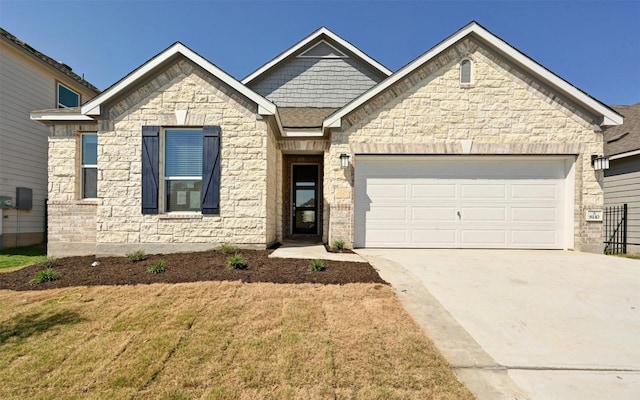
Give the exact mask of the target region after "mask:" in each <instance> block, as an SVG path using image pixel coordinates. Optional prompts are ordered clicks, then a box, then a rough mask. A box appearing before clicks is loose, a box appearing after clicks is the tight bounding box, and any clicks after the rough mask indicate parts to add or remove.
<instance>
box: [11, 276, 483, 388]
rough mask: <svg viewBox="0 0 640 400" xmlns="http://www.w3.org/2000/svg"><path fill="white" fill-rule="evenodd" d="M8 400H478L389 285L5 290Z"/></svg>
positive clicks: (230, 284) (201, 284)
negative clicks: (455, 373)
mask: <svg viewBox="0 0 640 400" xmlns="http://www.w3.org/2000/svg"><path fill="white" fill-rule="evenodd" d="M0 309H1V310H2V313H0V370H1V371H2V374H0V398H2V399H7V400H9V399H25V398H32V399H45V398H65V399H76V398H77V399H81V398H82V399H102V398H118V399H122V398H136V399H138V398H140V399H156V398H175V399H183V398H184V399H191V398H202V399H267V398H268V399H312V400H313V399H332V398H349V399H441V400H442V399H472V398H473V396H472V395H471V394H470V392H469V391H468V390H467V389H466V388H465V387H464V386H463V385H462V384H461V383H460V382H459V381H458V379H457V378H456V377H455V375H454V374H453V373H452V371H451V368H450V366H449V365H448V364H447V363H446V362H445V361H444V359H443V358H442V357H441V356H440V354H439V353H438V352H437V351H436V350H435V348H434V346H433V345H432V343H431V342H430V341H429V340H428V339H427V338H426V336H425V335H424V334H423V332H422V331H421V330H420V329H419V328H418V327H417V326H416V325H415V323H414V322H413V321H412V320H411V319H410V318H409V316H408V315H407V314H406V312H405V311H404V309H403V308H402V306H401V304H400V303H399V302H398V300H397V299H396V298H395V295H394V292H393V290H392V289H391V288H390V287H388V286H384V285H376V284H350V285H340V286H338V285H312V284H304V285H276V284H271V283H253V284H243V283H240V282H198V283H184V284H174V285H167V284H154V285H138V286H95V287H76V288H66V289H51V290H45V291H27V292H15V291H8V290H0Z"/></svg>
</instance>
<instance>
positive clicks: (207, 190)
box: [202, 126, 220, 214]
mask: <svg viewBox="0 0 640 400" xmlns="http://www.w3.org/2000/svg"><path fill="white" fill-rule="evenodd" d="M202 132H203V140H202V213H203V214H220V127H219V126H205V127H203V129H202Z"/></svg>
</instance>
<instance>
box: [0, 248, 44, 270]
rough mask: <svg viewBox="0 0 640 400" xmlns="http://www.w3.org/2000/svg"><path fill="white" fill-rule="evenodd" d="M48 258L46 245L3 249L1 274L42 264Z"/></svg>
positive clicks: (0, 259) (0, 251) (0, 265)
mask: <svg viewBox="0 0 640 400" xmlns="http://www.w3.org/2000/svg"><path fill="white" fill-rule="evenodd" d="M46 258H47V257H46V253H45V247H44V244H38V245H35V246H25V247H12V248H7V249H2V250H0V272H10V271H14V270H16V269H17V268H18V267H24V266H27V265H32V264H37V263H41V262H44V261H45V260H46Z"/></svg>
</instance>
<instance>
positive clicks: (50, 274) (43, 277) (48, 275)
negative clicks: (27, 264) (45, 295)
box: [33, 267, 60, 283]
mask: <svg viewBox="0 0 640 400" xmlns="http://www.w3.org/2000/svg"><path fill="white" fill-rule="evenodd" d="M58 278H60V276H59V275H58V273H57V272H56V271H55V270H54V269H53V268H51V267H46V268H45V269H42V270H40V271H38V272H36V275H35V276H34V277H33V283H45V282H51V281H55V280H57V279H58Z"/></svg>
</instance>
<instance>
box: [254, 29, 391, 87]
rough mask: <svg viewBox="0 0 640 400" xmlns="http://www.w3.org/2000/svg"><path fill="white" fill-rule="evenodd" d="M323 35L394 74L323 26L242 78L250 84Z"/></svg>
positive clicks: (383, 71)
mask: <svg viewBox="0 0 640 400" xmlns="http://www.w3.org/2000/svg"><path fill="white" fill-rule="evenodd" d="M321 35H326V36H327V37H329V38H330V39H331V40H333V41H334V42H337V43H338V44H340V46H342V47H344V48H346V49H347V50H349V52H351V53H353V54H355V55H356V56H358V57H359V58H361V59H362V60H364V61H365V62H367V63H368V64H369V65H371V66H372V67H373V68H375V69H377V70H378V71H380V72H382V73H383V74H385V75H387V76H389V75H391V74H392V72H391V70H389V69H388V68H387V67H385V66H384V65H382V64H380V63H379V62H377V61H376V60H374V59H373V58H371V57H369V56H368V55H366V54H365V53H364V52H362V51H361V50H360V49H358V48H357V47H356V46H354V45H352V44H351V43H349V42H347V41H346V40H344V39H342V38H341V37H340V36H338V35H336V34H335V33H333V32H331V31H330V30H329V29H327V28H325V27H324V26H323V27H322V28H320V29H318V30H317V31H315V32H313V33H312V34H310V35H309V36H307V37H306V38H304V39H302V40H301V41H299V42H298V43H296V44H295V45H293V46H292V47H290V48H289V49H288V50H286V51H284V52H283V53H281V54H280V55H279V56H277V57H276V58H274V59H273V60H271V61H269V62H268V63H266V64H265V65H263V66H262V67H260V68H258V69H257V70H256V71H255V72H253V73H252V74H251V75H249V76H247V77H246V78H244V79H243V80H242V83H243V84H245V85H246V84H248V83H249V82H251V81H252V80H254V79H256V78H257V77H258V76H260V75H262V74H263V73H265V72H267V71H268V70H269V69H271V68H272V67H274V66H275V65H276V64H278V63H280V62H281V61H282V60H284V59H286V58H287V57H289V56H291V55H292V54H294V53H296V52H297V51H299V50H300V49H301V48H303V47H304V46H306V45H307V44H309V43H311V42H312V41H314V40H316V39H317V38H318V37H319V36H321ZM332 47H333V46H332Z"/></svg>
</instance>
